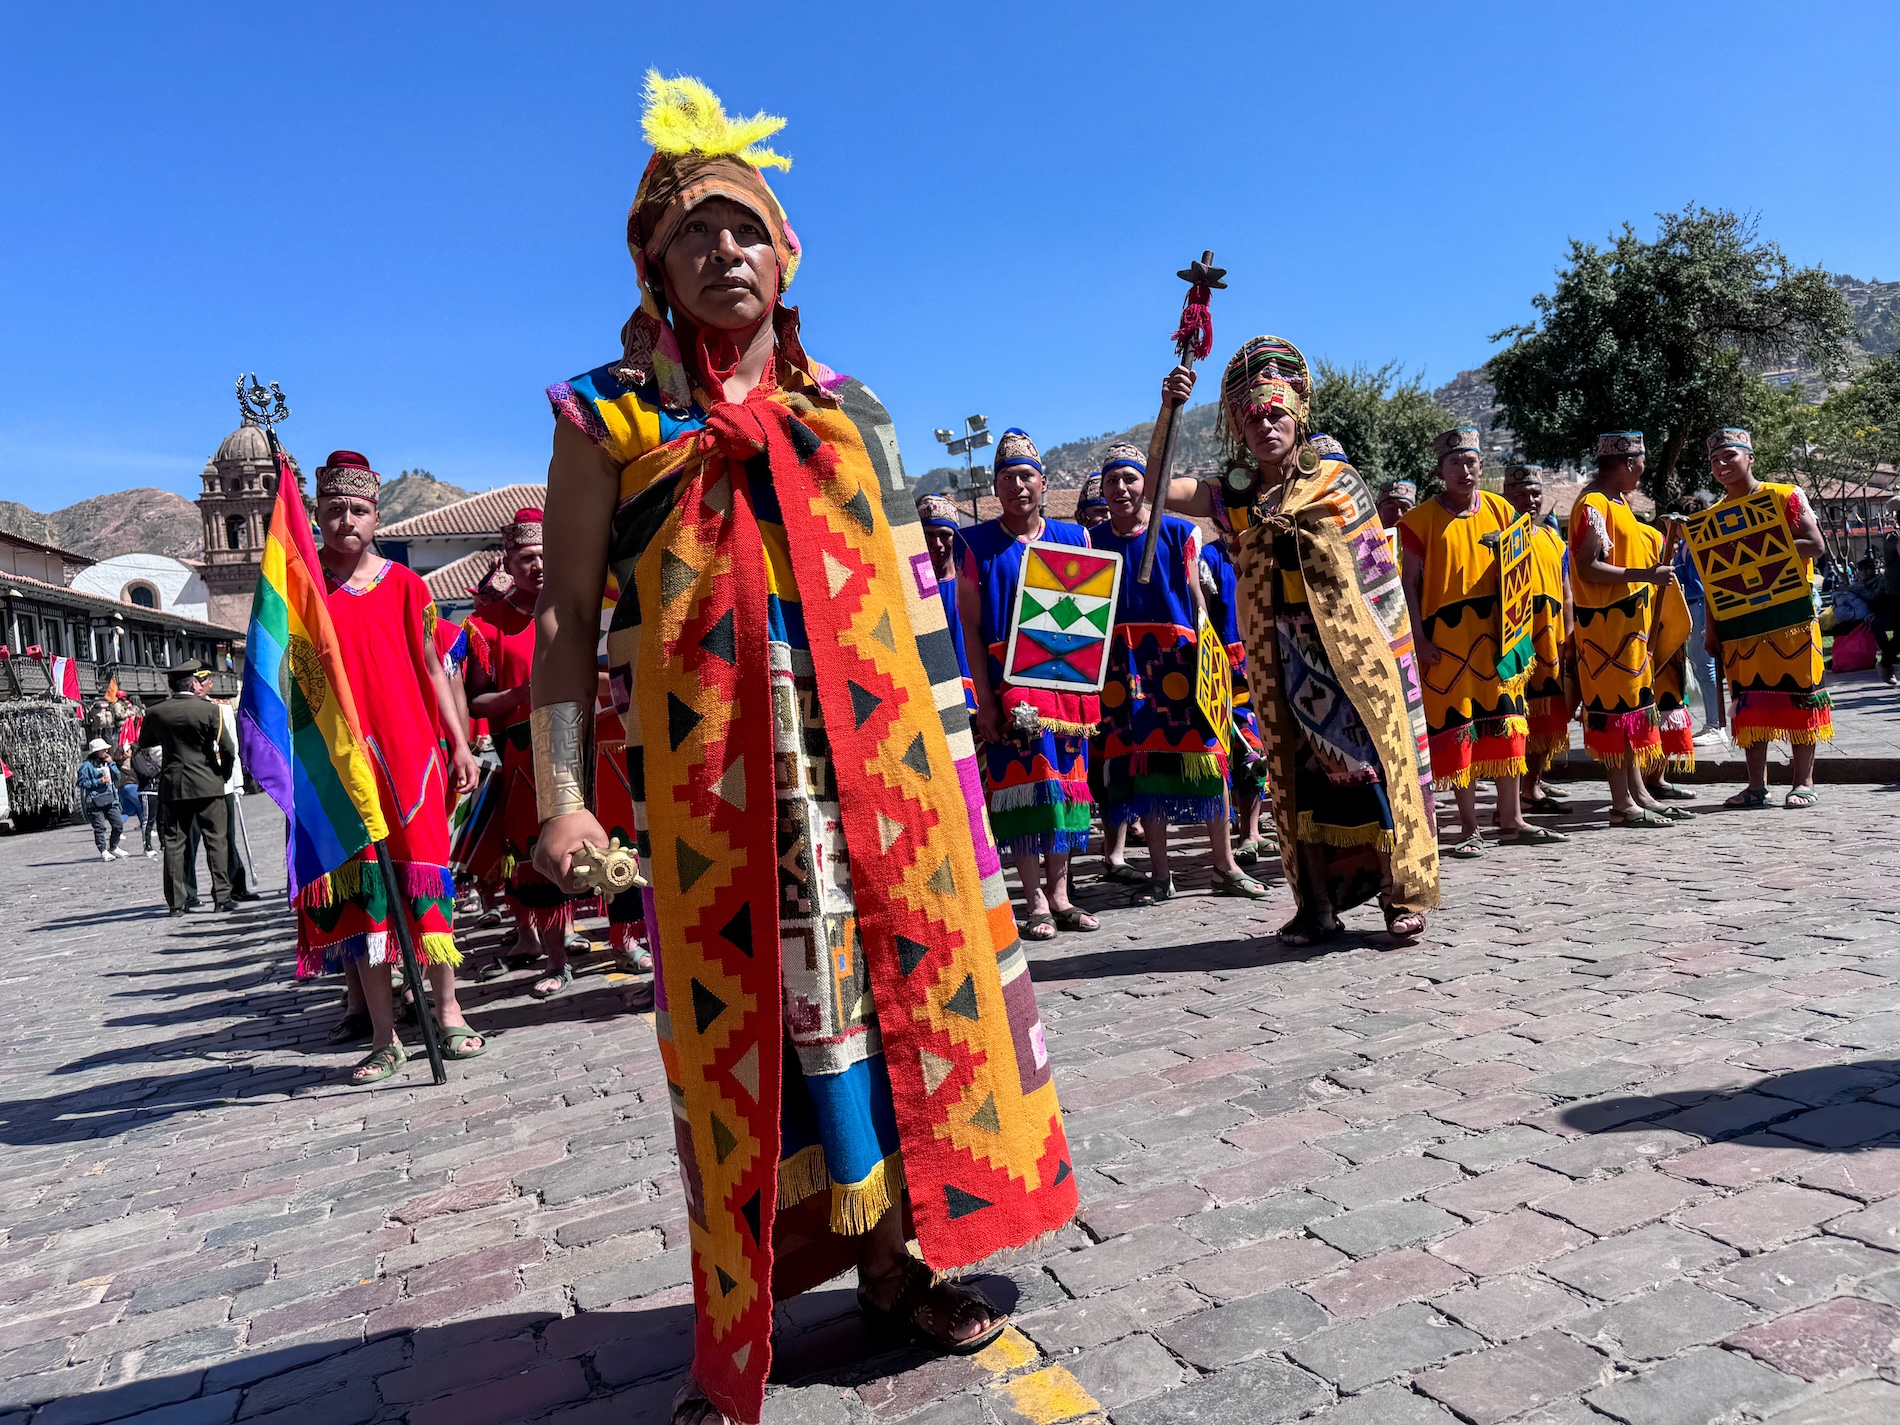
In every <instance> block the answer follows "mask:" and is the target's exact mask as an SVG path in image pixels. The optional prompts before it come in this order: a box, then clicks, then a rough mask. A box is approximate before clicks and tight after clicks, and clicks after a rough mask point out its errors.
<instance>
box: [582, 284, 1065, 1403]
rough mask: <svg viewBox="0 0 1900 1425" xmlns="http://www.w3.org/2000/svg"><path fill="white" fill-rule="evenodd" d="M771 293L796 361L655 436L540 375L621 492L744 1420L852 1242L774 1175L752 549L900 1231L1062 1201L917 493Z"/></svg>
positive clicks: (733, 1367) (723, 1370)
mask: <svg viewBox="0 0 1900 1425" xmlns="http://www.w3.org/2000/svg"><path fill="white" fill-rule="evenodd" d="M779 316H780V321H781V323H782V325H781V329H780V347H779V359H780V367H779V370H780V380H781V382H783V383H784V384H785V385H787V386H789V387H790V388H791V389H789V390H775V389H767V388H766V387H764V386H761V388H760V389H758V390H756V391H754V392H753V394H752V395H751V397H749V398H748V399H747V400H745V401H744V402H740V403H732V402H714V401H707V402H706V406H707V407H708V409H707V414H706V417H705V424H704V426H703V427H702V426H701V425H699V424H698V422H697V420H694V421H693V422H691V423H687V422H681V423H679V424H678V425H675V426H674V427H672V428H671V438H664V439H663V438H661V436H662V434H663V432H664V430H665V428H663V427H662V425H661V423H660V422H659V420H658V419H657V417H656V416H655V415H654V411H655V401H656V399H657V396H656V395H655V394H650V391H651V388H650V387H649V386H645V385H642V386H638V387H631V386H628V385H626V384H623V381H622V378H621V376H620V375H619V374H618V372H619V371H620V370H621V367H620V365H619V364H618V363H616V364H615V365H613V366H609V367H601V368H597V369H596V370H594V371H591V372H589V373H587V374H586V375H585V376H583V377H577V378H576V379H575V380H574V381H572V382H568V383H563V384H562V385H561V386H559V387H556V388H555V389H554V390H553V391H551V392H550V396H551V399H552V400H553V402H554V405H555V408H556V410H557V411H558V412H559V413H560V414H561V415H562V416H563V417H565V418H568V419H573V420H575V421H576V423H577V425H579V427H580V429H582V430H583V431H584V432H586V433H587V434H589V435H590V436H592V437H593V438H594V439H596V440H597V441H599V442H600V443H601V444H602V446H603V448H604V449H606V450H607V451H608V453H609V454H610V455H611V456H613V458H614V459H615V460H616V463H618V464H620V465H621V466H622V469H621V486H620V496H621V510H622V513H623V515H624V514H626V512H628V511H630V510H632V511H638V512H641V513H640V518H638V519H622V520H620V521H618V522H617V523H616V535H615V544H614V546H613V548H612V550H611V558H612V559H613V561H614V566H615V575H616V577H617V579H618V581H619V586H620V589H621V600H620V603H619V605H618V607H617V608H616V610H615V616H614V624H613V627H612V628H611V629H610V630H609V632H608V659H609V664H610V668H609V676H610V679H611V680H612V682H613V684H614V687H615V691H616V698H617V699H621V698H624V699H625V700H626V701H627V702H628V704H629V706H628V708H627V712H626V736H627V742H628V749H629V755H630V759H637V760H634V761H633V762H632V765H633V766H634V767H635V768H636V771H637V775H636V776H635V777H634V779H633V786H634V787H635V788H636V789H638V791H639V793H640V794H641V798H642V800H641V801H640V802H639V805H641V806H643V807H644V815H645V817H646V820H647V826H646V831H645V835H644V841H645V843H646V847H647V850H648V852H649V853H650V854H649V855H648V856H647V857H646V861H647V874H648V876H649V878H650V879H651V881H652V883H653V884H652V887H651V899H650V902H649V904H650V906H651V911H652V915H653V925H654V929H655V932H656V935H657V940H658V944H657V945H656V946H655V950H656V952H657V959H658V962H659V975H660V983H659V985H658V987H657V991H656V1004H657V1005H658V1006H659V1007H661V1008H663V1009H664V1010H665V1013H664V1014H662V1015H661V1016H660V1030H659V1032H660V1036H661V1043H660V1048H661V1056H662V1060H663V1062H664V1064H665V1066H666V1071H667V1080H668V1086H669V1089H670V1091H671V1101H672V1104H673V1113H674V1131H675V1142H676V1145H677V1148H678V1151H679V1157H680V1170H681V1176H682V1178H683V1179H684V1182H685V1187H686V1211H687V1217H688V1219H689V1221H690V1223H691V1230H690V1237H691V1244H692V1255H693V1289H694V1304H695V1308H696V1311H695V1326H694V1332H695V1354H694V1364H693V1374H694V1378H695V1379H696V1380H697V1381H698V1382H699V1384H700V1385H701V1386H702V1387H703V1388H704V1389H705V1390H706V1392H707V1394H708V1395H709V1397H710V1398H711V1399H712V1400H713V1401H714V1402H715V1403H716V1404H717V1405H718V1406H719V1408H720V1409H722V1410H724V1411H725V1412H726V1413H727V1414H729V1415H736V1416H737V1417H738V1418H741V1419H747V1420H756V1419H757V1418H758V1417H759V1413H760V1410H761V1408H762V1405H763V1400H764V1392H765V1381H766V1377H767V1374H768V1373H769V1371H770V1368H771V1354H772V1352H771V1328H772V1319H773V1303H774V1301H775V1300H776V1299H778V1298H780V1297H783V1296H785V1295H788V1294H790V1293H792V1292H796V1291H800V1290H804V1289H806V1288H808V1287H811V1286H814V1285H816V1284H818V1283H819V1282H821V1281H824V1280H827V1279H829V1278H830V1277H831V1276H833V1275H835V1274H836V1273H837V1272H839V1271H841V1270H845V1269H846V1268H848V1267H849V1265H850V1264H851V1263H852V1262H853V1261H854V1260H855V1259H856V1254H857V1245H858V1244H857V1243H856V1242H855V1241H854V1240H853V1239H851V1238H849V1237H845V1236H840V1235H838V1234H837V1233H836V1232H835V1231H833V1230H831V1229H830V1228H829V1226H828V1216H827V1215H828V1211H829V1202H828V1198H827V1195H826V1194H822V1193H821V1194H814V1195H812V1196H810V1197H807V1198H805V1199H803V1200H802V1201H799V1202H797V1203H796V1204H793V1203H792V1202H791V1200H790V1198H789V1197H782V1196H781V1185H780V1167H781V1149H782V1146H783V1136H782V1132H781V1123H780V1116H779V1114H780V1094H781V1081H782V1077H783V1074H784V1071H785V1069H784V1066H785V1063H786V1054H785V1044H786V1039H785V1036H786V1029H785V1015H786V1007H785V1005H784V1004H783V981H782V976H781V968H780V955H781V947H782V936H781V930H782V926H784V925H788V924H792V923H794V922H791V921H783V922H782V921H781V918H780V904H781V895H783V894H785V893H786V891H787V890H788V889H789V890H790V891H792V892H793V893H794V894H795V893H796V885H797V879H796V878H797V875H798V874H800V873H799V872H798V871H797V870H796V869H795V868H791V869H787V870H785V871H781V869H780V866H779V857H780V854H781V849H780V842H779V827H778V825H777V818H776V817H775V816H774V815H773V813H772V809H773V807H774V805H775V804H776V798H777V788H776V784H775V741H774V719H773V716H772V708H773V698H772V687H771V678H772V669H771V666H770V661H769V659H770V655H769V653H768V642H769V634H770V624H769V622H768V620H769V619H770V618H771V617H773V616H774V614H773V612H772V609H773V604H772V602H771V601H772V600H773V598H775V596H773V595H772V594H771V590H770V587H769V584H770V580H771V579H772V578H775V577H776V572H774V573H772V574H770V575H768V563H767V561H768V557H769V558H770V560H771V561H773V562H772V565H771V568H772V570H773V571H777V570H778V569H779V568H780V561H783V562H784V563H785V564H786V565H789V568H790V570H791V572H792V574H793V575H794V576H795V579H794V581H795V584H796V587H797V590H798V592H799V594H800V595H801V596H802V598H801V601H800V603H799V604H798V611H799V613H800V616H801V617H802V619H803V621H804V623H805V627H806V632H807V635H808V638H809V644H810V652H811V660H812V675H813V686H814V687H815V689H816V701H817V704H818V710H819V711H820V712H821V713H822V722H823V727H824V729H825V733H826V738H827V742H828V747H829V752H830V757H829V766H830V769H831V770H830V775H832V776H834V777H835V779H836V785H837V793H836V795H837V805H838V808H839V826H838V828H837V834H838V836H839V837H840V838H841V843H840V844H838V845H837V846H836V850H837V851H839V852H842V853H843V855H844V857H845V858H846V861H847V863H848V868H849V874H850V879H851V885H852V888H853V897H854V900H855V905H856V914H857V927H858V944H857V945H856V946H855V947H854V948H855V950H856V952H857V953H858V954H860V955H862V957H863V962H864V965H865V967H866V972H867V976H868V979H869V983H870V986H871V998H872V1001H873V1003H874V1005H875V1007H876V1015H877V1022H878V1025H879V1030H880V1034H881V1037H882V1042H883V1049H884V1059H885V1065H886V1068H887V1069H888V1073H889V1079H890V1088H891V1095H892V1102H893V1107H894V1111H895V1117H896V1120H897V1128H898V1135H899V1138H900V1141H901V1148H902V1166H903V1175H904V1180H905V1183H906V1187H907V1190H906V1195H905V1199H904V1203H905V1207H906V1209H907V1211H908V1215H909V1218H910V1221H911V1225H912V1226H914V1228H915V1235H916V1238H917V1241H918V1245H919V1249H920V1251H921V1253H922V1256H923V1259H924V1261H925V1262H926V1263H927V1264H928V1265H930V1266H932V1267H934V1268H938V1269H951V1268H955V1267H958V1266H964V1265H968V1264H970V1263H972V1262H976V1261H979V1260H981V1259H982V1258H984V1257H986V1256H989V1255H991V1254H992V1253H994V1252H997V1251H999V1250H1002V1249H1004V1248H1007V1247H1013V1246H1021V1245H1023V1244H1025V1243H1027V1242H1030V1241H1033V1240H1034V1239H1035V1238H1037V1237H1038V1236H1040V1235H1042V1234H1044V1233H1047V1232H1051V1231H1054V1230H1055V1229H1056V1228H1058V1227H1060V1226H1061V1225H1062V1224H1063V1223H1065V1222H1066V1221H1068V1219H1069V1218H1070V1216H1071V1215H1072V1214H1073V1213H1074V1211H1075V1207H1076V1200H1077V1197H1076V1183H1075V1176H1074V1172H1073V1169H1072V1167H1071V1165H1070V1161H1069V1149H1068V1144H1067V1142H1066V1140H1065V1138H1064V1135H1063V1131H1062V1121H1061V1115H1060V1111H1059V1109H1058V1107H1057V1102H1056V1093H1055V1086H1054V1083H1053V1081H1052V1079H1051V1077H1050V1069H1049V1061H1048V1053H1047V1049H1046V1046H1045V1045H1044V1042H1043V1032H1042V1026H1041V1024H1040V1021H1039V1020H1038V1019H1037V1016H1036V1008H1035V991H1034V987H1033V985H1032V983H1031V980H1030V977H1029V975H1028V973H1027V969H1028V967H1027V962H1026V959H1025V957H1024V955H1023V951H1022V947H1021V945H1020V944H1019V942H1018V940H1017V937H1016V935H1015V927H1014V922H1013V919H1012V917H1011V914H1010V908H1009V901H1008V895H1007V891H1006V890H1005V888H1004V887H1003V884H1002V877H1001V874H1000V868H999V867H997V865H996V860H995V851H994V848H993V847H992V846H990V845H989V844H988V843H989V838H988V835H987V833H984V834H983V835H982V836H981V838H980V839H981V843H982V844H981V845H979V844H977V837H976V828H975V827H974V826H973V824H972V821H971V816H972V803H971V802H970V801H969V800H967V799H966V787H968V786H970V785H972V784H973V783H974V780H975V772H974V767H973V766H968V767H967V769H966V764H967V763H969V762H970V761H971V760H972V759H973V756H974V748H973V746H972V744H971V741H970V733H969V723H968V714H967V712H966V711H965V708H964V704H963V700H962V697H961V692H960V687H959V683H958V674H957V671H956V665H955V662H954V658H953V657H952V656H951V654H950V650H949V643H948V637H947V634H946V633H945V629H944V623H943V605H942V602H941V600H940V599H939V598H938V597H937V590H936V580H935V577H934V574H932V573H931V565H930V557H929V555H928V553H927V552H926V551H925V549H924V546H923V537H922V532H921V529H920V527H919V526H918V525H917V523H916V511H915V507H914V505H913V504H912V502H911V500H910V499H909V498H908V497H907V496H906V495H904V493H903V489H904V487H903V480H902V476H901V471H900V470H899V469H898V468H897V467H896V464H895V460H894V459H893V458H892V457H891V456H889V455H887V454H886V452H890V451H894V448H895V447H894V443H893V438H892V436H891V434H890V421H889V417H888V416H887V415H886V414H885V413H884V411H883V409H882V408H881V407H880V406H878V404H877V402H876V400H875V399H874V398H873V397H872V396H871V395H870V393H869V392H868V391H866V390H865V389H864V388H863V387H862V386H861V385H859V384H858V383H856V382H853V381H849V380H847V379H836V380H834V381H832V382H830V383H825V384H820V382H819V381H817V380H814V379H812V378H811V377H809V376H808V375H807V374H806V373H805V372H804V371H803V370H802V368H803V366H804V364H805V363H804V357H803V352H802V349H801V348H800V347H799V346H798V343H797V337H796V326H795V316H794V315H793V314H791V313H789V312H788V311H786V309H783V308H781V309H780V314H779ZM754 471H757V472H759V473H758V474H757V475H756V476H755V475H754V473H753V472H754ZM900 526H901V528H900ZM780 607H782V601H780ZM931 659H935V660H936V661H935V662H934V663H932V662H931V661H929V660H931ZM930 669H934V670H935V671H934V672H931V671H928V670H930ZM977 814H978V815H980V808H979V810H978V813H977ZM803 874H809V871H806V872H804V873H803ZM992 888H993V891H994V894H992ZM785 949H786V950H787V951H788V952H790V951H791V946H790V944H789V943H786V944H785ZM815 953H818V954H821V955H822V954H825V953H826V952H825V950H824V949H818V950H816V952H815Z"/></svg>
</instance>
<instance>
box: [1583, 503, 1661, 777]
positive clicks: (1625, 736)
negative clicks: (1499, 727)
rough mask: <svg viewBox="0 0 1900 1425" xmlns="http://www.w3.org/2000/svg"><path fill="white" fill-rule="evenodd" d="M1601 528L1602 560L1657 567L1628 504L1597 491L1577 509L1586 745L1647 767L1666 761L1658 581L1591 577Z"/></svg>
mask: <svg viewBox="0 0 1900 1425" xmlns="http://www.w3.org/2000/svg"><path fill="white" fill-rule="evenodd" d="M1587 529H1594V530H1595V531H1596V534H1597V538H1598V541H1599V542H1600V544H1601V545H1602V548H1603V550H1604V554H1603V559H1604V562H1605V563H1607V564H1614V565H1616V566H1617V567H1619V568H1622V569H1632V568H1644V567H1653V561H1652V560H1651V559H1650V558H1648V557H1646V555H1645V551H1647V550H1648V548H1649V541H1648V539H1647V537H1646V536H1645V534H1644V531H1643V526H1642V523H1641V522H1640V521H1639V520H1638V519H1637V518H1636V515H1635V513H1634V512H1633V511H1632V510H1631V509H1630V507H1629V504H1628V503H1627V502H1626V501H1624V500H1620V499H1614V498H1612V497H1611V496H1609V495H1606V494H1605V493H1603V491H1601V490H1594V489H1593V490H1590V491H1589V492H1588V493H1587V494H1585V495H1584V496H1583V498H1582V499H1580V500H1578V501H1577V503H1576V505H1575V507H1574V508H1573V509H1572V510H1571V512H1570V597H1571V603H1572V605H1573V607H1574V608H1575V610H1576V616H1577V635H1576V637H1577V681H1578V683H1579V684H1580V685H1581V687H1582V689H1583V745H1584V747H1585V748H1586V749H1588V751H1589V752H1590V755H1591V756H1593V757H1595V758H1596V759H1597V760H1598V761H1599V762H1601V763H1603V764H1604V765H1605V766H1607V767H1625V766H1628V765H1629V763H1630V761H1631V759H1632V758H1633V759H1634V760H1635V762H1636V764H1637V766H1639V767H1640V768H1642V769H1643V770H1644V771H1645V772H1647V771H1649V770H1650V769H1651V768H1653V767H1655V766H1656V765H1657V764H1658V763H1660V762H1661V761H1662V756H1663V751H1662V737H1661V735H1660V733H1659V732H1658V731H1657V727H1656V686H1655V684H1656V674H1655V669H1654V668H1653V667H1652V666H1651V664H1650V659H1649V631H1650V624H1651V621H1652V614H1651V603H1652V601H1653V598H1654V589H1653V586H1652V585H1650V584H1648V583H1644V582H1640V581H1637V580H1633V579H1632V580H1625V579H1615V580H1609V581H1599V580H1596V579H1592V578H1591V577H1590V575H1589V565H1588V564H1587V563H1586V561H1585V560H1584V558H1583V554H1582V550H1583V547H1584V543H1583V536H1584V531H1585V530H1587Z"/></svg>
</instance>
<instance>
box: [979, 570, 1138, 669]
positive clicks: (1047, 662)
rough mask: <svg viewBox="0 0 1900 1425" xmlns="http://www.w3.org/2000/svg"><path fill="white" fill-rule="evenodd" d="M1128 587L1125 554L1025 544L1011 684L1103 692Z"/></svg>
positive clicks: (1006, 658) (1009, 652) (1008, 657)
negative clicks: (1120, 597)
mask: <svg viewBox="0 0 1900 1425" xmlns="http://www.w3.org/2000/svg"><path fill="white" fill-rule="evenodd" d="M1121 583H1122V558H1121V556H1120V555H1119V554H1106V553H1103V552H1102V551H1100V550H1095V549H1078V548H1077V547H1075V546H1074V545H1069V544H1042V543H1038V542H1034V541H1032V542H1031V543H1029V544H1026V545H1024V546H1023V573H1022V579H1021V581H1020V582H1019V583H1018V584H1017V586H1016V609H1015V612H1014V613H1013V614H1012V615H1011V616H1010V620H1009V647H1008V648H1007V649H1006V650H1005V651H1004V655H1003V679H1004V681H1005V682H1008V683H1013V684H1015V685H1016V686H1017V687H1019V688H1049V689H1051V690H1053V691H1055V692H1058V693H1099V692H1101V691H1102V682H1103V680H1104V679H1105V678H1106V677H1107V675H1108V638H1109V634H1110V633H1111V632H1112V631H1113V629H1114V627H1115V599H1116V595H1117V594H1118V593H1120V591H1121Z"/></svg>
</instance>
